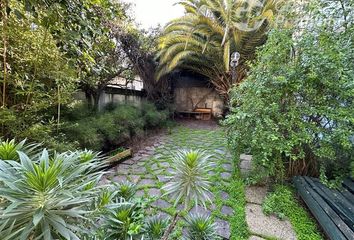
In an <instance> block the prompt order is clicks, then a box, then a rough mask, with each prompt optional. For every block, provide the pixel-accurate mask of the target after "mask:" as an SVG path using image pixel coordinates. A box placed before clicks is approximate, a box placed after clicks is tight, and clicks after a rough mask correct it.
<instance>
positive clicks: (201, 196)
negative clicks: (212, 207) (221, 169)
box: [162, 150, 213, 240]
mask: <svg viewBox="0 0 354 240" xmlns="http://www.w3.org/2000/svg"><path fill="white" fill-rule="evenodd" d="M210 157H211V156H210V155H207V154H206V152H205V151H200V150H196V151H194V150H181V151H178V152H177V153H175V154H174V156H173V163H172V164H171V167H172V168H173V171H171V174H172V176H171V180H170V181H169V182H168V183H167V184H166V185H165V186H163V188H162V189H163V190H165V191H166V193H165V194H164V195H170V196H171V198H172V199H175V203H174V205H175V206H176V205H177V204H178V203H179V202H180V201H182V202H183V203H184V208H185V210H187V208H188V206H189V205H190V204H192V203H193V202H194V203H195V205H196V206H197V205H198V204H199V203H201V204H202V205H203V206H204V207H205V206H206V202H207V201H210V200H211V199H210V196H211V195H212V193H211V192H210V191H209V189H210V186H211V183H210V181H209V179H208V172H209V171H210V170H211V168H212V164H213V163H212V162H211V161H210ZM178 217H179V213H178V212H177V213H176V214H175V216H174V218H173V220H172V223H171V224H170V226H169V228H168V229H167V230H166V232H165V234H164V236H163V238H162V239H163V240H166V239H168V235H169V234H170V233H171V232H172V230H173V228H174V226H175V225H176V223H177V221H178Z"/></svg>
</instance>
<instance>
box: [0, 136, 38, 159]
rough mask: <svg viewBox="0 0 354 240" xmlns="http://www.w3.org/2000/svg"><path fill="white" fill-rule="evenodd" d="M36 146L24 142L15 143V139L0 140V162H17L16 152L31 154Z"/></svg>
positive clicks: (18, 157) (17, 155)
mask: <svg viewBox="0 0 354 240" xmlns="http://www.w3.org/2000/svg"><path fill="white" fill-rule="evenodd" d="M37 147H38V145H35V144H26V140H23V141H21V142H19V143H16V141H15V139H12V140H6V141H2V140H1V139H0V161H1V160H14V161H19V160H20V156H19V153H18V152H17V151H22V152H26V153H27V154H33V153H34V150H35V148H37Z"/></svg>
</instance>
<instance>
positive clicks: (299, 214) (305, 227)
mask: <svg viewBox="0 0 354 240" xmlns="http://www.w3.org/2000/svg"><path fill="white" fill-rule="evenodd" d="M262 208H263V211H264V213H265V214H267V215H269V214H275V215H276V216H278V217H279V218H281V219H284V218H288V219H289V220H290V222H291V224H292V226H293V227H294V230H295V232H296V236H297V238H298V239H299V240H307V239H308V240H316V239H323V238H322V236H321V234H320V233H319V231H318V229H317V225H316V223H315V221H314V220H313V219H312V218H311V216H309V214H308V212H307V211H306V210H305V209H304V208H303V207H302V206H301V205H300V204H299V203H298V202H297V200H296V197H295V194H294V192H293V190H292V189H291V188H289V187H287V186H282V185H278V186H275V188H274V192H272V193H271V194H269V195H268V196H267V197H266V199H265V200H264V203H263V205H262Z"/></svg>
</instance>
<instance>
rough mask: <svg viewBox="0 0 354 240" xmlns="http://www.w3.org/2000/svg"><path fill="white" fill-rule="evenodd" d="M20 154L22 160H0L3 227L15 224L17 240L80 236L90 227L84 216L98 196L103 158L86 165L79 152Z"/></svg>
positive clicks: (13, 230) (1, 221)
mask: <svg viewBox="0 0 354 240" xmlns="http://www.w3.org/2000/svg"><path fill="white" fill-rule="evenodd" d="M18 153H19V159H20V161H19V162H16V161H11V160H9V161H0V183H1V184H0V196H1V198H3V199H4V201H3V202H2V203H1V207H0V209H2V210H1V212H0V214H1V215H0V225H6V226H8V225H9V224H10V223H11V224H12V223H14V224H13V226H12V231H11V234H15V235H16V237H14V238H16V239H37V238H43V239H49V240H50V239H70V240H71V239H80V237H79V236H80V233H81V232H83V231H86V230H87V231H88V230H89V228H90V222H89V221H88V220H87V219H86V216H87V215H88V214H89V213H90V212H91V210H93V209H92V208H90V206H93V204H91V203H92V202H93V200H94V199H95V198H96V196H98V195H99V189H98V187H96V183H97V182H98V181H99V179H100V177H101V175H102V174H103V173H102V172H99V171H98V172H97V171H95V169H97V168H100V167H102V166H101V165H102V161H101V160H100V159H97V158H93V159H91V160H89V161H86V162H84V163H82V162H81V161H80V155H81V152H67V153H63V154H56V155H54V156H50V155H49V153H48V151H47V150H43V151H42V153H41V154H40V155H38V157H35V158H30V157H29V156H27V155H26V154H25V153H23V152H18ZM84 220H85V221H86V222H85V225H84V224H82V223H83V221H84Z"/></svg>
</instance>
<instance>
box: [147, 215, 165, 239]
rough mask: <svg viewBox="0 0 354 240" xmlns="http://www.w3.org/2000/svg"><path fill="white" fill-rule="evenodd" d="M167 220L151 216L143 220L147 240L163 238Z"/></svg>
mask: <svg viewBox="0 0 354 240" xmlns="http://www.w3.org/2000/svg"><path fill="white" fill-rule="evenodd" d="M168 222H169V219H168V218H164V217H161V216H153V217H150V218H147V219H146V220H145V225H144V232H145V233H146V234H145V236H146V239H147V240H160V239H161V237H162V236H163V234H164V232H165V230H166V228H167V226H168Z"/></svg>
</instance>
